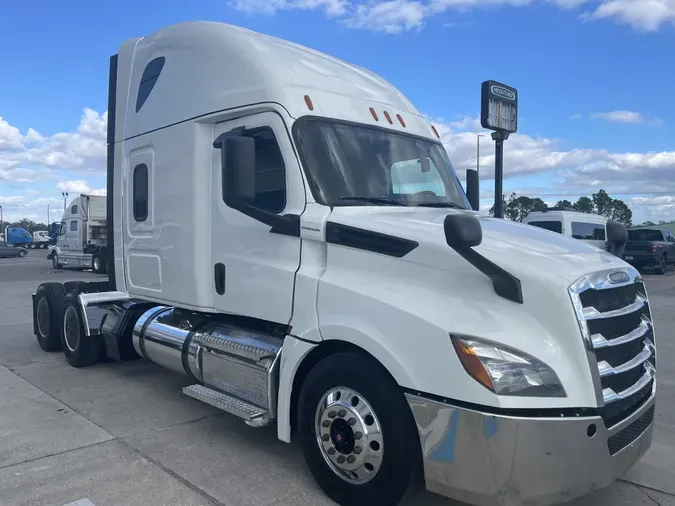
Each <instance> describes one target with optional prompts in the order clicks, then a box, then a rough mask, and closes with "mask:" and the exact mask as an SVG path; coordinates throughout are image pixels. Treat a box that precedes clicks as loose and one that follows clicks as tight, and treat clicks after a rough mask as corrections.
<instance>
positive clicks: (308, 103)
mask: <svg viewBox="0 0 675 506" xmlns="http://www.w3.org/2000/svg"><path fill="white" fill-rule="evenodd" d="M305 104H307V108H308V109H309V110H310V111H313V110H314V104H313V103H312V99H311V98H309V95H305Z"/></svg>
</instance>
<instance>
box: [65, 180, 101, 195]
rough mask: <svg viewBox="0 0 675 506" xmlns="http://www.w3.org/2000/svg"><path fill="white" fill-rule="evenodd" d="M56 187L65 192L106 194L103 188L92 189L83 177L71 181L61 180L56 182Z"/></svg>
mask: <svg viewBox="0 0 675 506" xmlns="http://www.w3.org/2000/svg"><path fill="white" fill-rule="evenodd" d="M56 188H58V189H59V190H60V191H62V192H67V193H86V194H88V195H105V194H106V189H105V188H100V189H92V188H91V187H90V186H89V183H87V182H86V181H85V180H84V179H76V180H73V181H63V182H60V183H57V184H56Z"/></svg>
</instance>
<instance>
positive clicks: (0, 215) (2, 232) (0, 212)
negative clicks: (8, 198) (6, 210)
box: [0, 206, 7, 241]
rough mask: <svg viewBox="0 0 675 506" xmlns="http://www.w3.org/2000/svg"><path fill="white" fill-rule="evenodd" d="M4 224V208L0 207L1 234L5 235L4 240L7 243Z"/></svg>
mask: <svg viewBox="0 0 675 506" xmlns="http://www.w3.org/2000/svg"><path fill="white" fill-rule="evenodd" d="M2 222H3V220H2V206H0V234H3V238H4V239H5V241H6V240H7V238H6V237H4V233H5V229H4V227H3V226H2Z"/></svg>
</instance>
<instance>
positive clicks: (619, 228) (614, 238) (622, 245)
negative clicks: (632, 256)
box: [607, 221, 628, 258]
mask: <svg viewBox="0 0 675 506" xmlns="http://www.w3.org/2000/svg"><path fill="white" fill-rule="evenodd" d="M627 242H628V230H627V229H626V227H624V226H623V225H622V224H621V223H616V222H614V221H609V222H607V251H609V252H610V253H612V254H613V255H616V256H618V257H619V258H621V257H622V256H623V251H624V249H626V243H627Z"/></svg>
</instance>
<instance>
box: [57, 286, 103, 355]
mask: <svg viewBox="0 0 675 506" xmlns="http://www.w3.org/2000/svg"><path fill="white" fill-rule="evenodd" d="M79 295H80V291H79V290H72V291H71V292H70V293H68V295H66V299H65V304H64V307H63V318H62V322H63V333H62V337H63V341H62V342H63V354H64V355H65V356H66V360H67V361H68V363H69V364H70V365H72V366H73V367H89V366H91V365H94V364H96V363H98V362H99V360H100V358H101V354H102V350H103V343H102V342H101V339H100V336H87V335H85V332H84V323H83V322H84V320H83V318H82V308H81V307H80V302H79V300H78V296H79Z"/></svg>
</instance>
